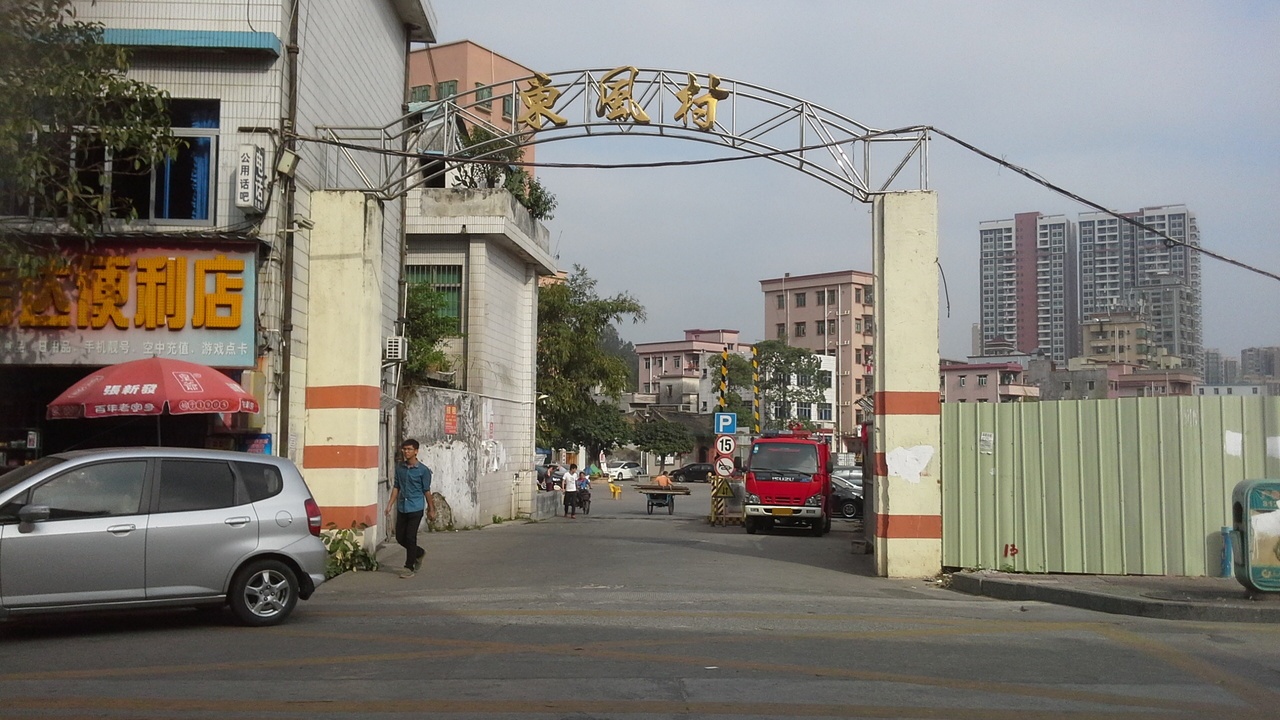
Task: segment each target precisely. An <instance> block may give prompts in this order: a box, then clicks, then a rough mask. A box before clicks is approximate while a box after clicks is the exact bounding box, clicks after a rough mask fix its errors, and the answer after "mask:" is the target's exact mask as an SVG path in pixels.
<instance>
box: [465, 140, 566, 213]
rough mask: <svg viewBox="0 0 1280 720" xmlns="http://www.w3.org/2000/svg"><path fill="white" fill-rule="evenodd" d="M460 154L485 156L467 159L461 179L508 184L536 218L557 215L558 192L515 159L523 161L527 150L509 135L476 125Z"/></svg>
mask: <svg viewBox="0 0 1280 720" xmlns="http://www.w3.org/2000/svg"><path fill="white" fill-rule="evenodd" d="M462 143H463V148H462V150H461V151H459V152H458V155H460V156H462V157H467V158H476V159H477V160H481V159H482V160H485V162H473V163H466V164H464V165H462V166H461V167H459V168H458V183H459V184H460V185H461V186H462V187H466V188H497V187H501V188H504V189H505V190H506V191H507V192H509V193H511V194H512V196H514V197H515V199H516V202H519V203H520V204H521V205H523V206H524V207H525V209H526V210H528V211H529V216H530V217H532V218H533V219H534V220H550V219H551V218H553V217H555V215H554V214H553V213H554V212H555V209H556V196H555V195H552V194H551V193H550V192H549V191H548V190H547V189H546V188H545V187H544V186H543V185H542V183H541V182H540V181H539V180H538V179H537V178H535V177H533V176H532V175H530V174H529V172H528V171H527V170H525V169H524V168H522V167H518V166H516V165H512V164H511V163H517V162H520V160H521V159H522V158H523V157H524V150H523V149H522V148H521V147H520V146H519V145H517V144H515V143H514V142H512V141H511V140H509V139H503V138H499V137H498V136H497V135H494V134H493V133H492V132H490V131H489V130H486V129H485V128H483V127H480V126H479V125H475V126H472V128H471V130H470V132H468V133H467V134H466V135H464V136H463V137H462Z"/></svg>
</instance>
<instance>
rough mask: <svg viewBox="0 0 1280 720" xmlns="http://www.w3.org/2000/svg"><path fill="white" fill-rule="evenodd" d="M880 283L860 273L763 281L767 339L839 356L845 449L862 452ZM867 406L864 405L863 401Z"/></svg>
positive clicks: (839, 413) (838, 430)
mask: <svg viewBox="0 0 1280 720" xmlns="http://www.w3.org/2000/svg"><path fill="white" fill-rule="evenodd" d="M873 285H874V279H873V277H872V275H871V273H866V272H860V271H858V270H841V271H838V272H829V273H817V274H813V275H791V274H790V273H787V274H785V275H783V276H782V277H780V278H772V279H768V280H761V281H760V290H761V292H763V293H764V336H765V337H766V338H768V339H785V340H786V341H787V343H788V344H789V345H791V346H793V347H799V348H804V349H806V350H809V351H811V352H814V353H817V354H819V355H829V356H832V357H834V358H835V374H834V377H833V382H834V383H835V388H834V390H835V393H834V394H835V397H836V408H835V412H834V417H833V418H832V420H833V421H834V423H835V435H836V437H837V438H838V441H837V442H836V448H837V450H839V451H842V452H843V451H849V452H853V451H857V450H858V449H859V447H860V443H859V441H858V439H857V438H858V426H859V425H860V424H861V423H862V422H863V420H864V419H866V417H867V416H869V415H870V412H869V410H870V400H871V392H872V388H871V371H872V367H873V363H874V358H873V357H872V355H873V354H874V352H875V340H874V334H873V327H872V326H873V322H874V321H873V319H872V312H873V310H872V303H873V299H874V290H873ZM864 399H865V400H866V402H861V401H863V400H864Z"/></svg>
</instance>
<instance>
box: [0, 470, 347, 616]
mask: <svg viewBox="0 0 1280 720" xmlns="http://www.w3.org/2000/svg"><path fill="white" fill-rule="evenodd" d="M319 536H320V507H319V505H317V504H316V501H315V500H314V499H313V498H312V497H311V491H310V490H309V489H308V488H307V485H306V482H305V481H303V479H302V475H301V474H300V473H299V472H298V468H297V467H296V466H295V465H294V464H293V463H292V462H290V461H289V460H288V459H285V458H279V457H273V456H269V455H250V454H246V453H234V452H223V451H217V450H191V449H180V448H113V449H106V450H91V451H76V452H67V453H59V454H56V455H50V456H48V457H45V458H41V459H40V460H37V461H36V462H34V463H32V464H30V465H26V466H23V467H21V468H18V469H16V470H13V471H11V472H9V473H7V474H5V475H0V619H4V618H6V617H17V616H20V615H27V614H35V613H45V612H57V611H79V610H103V609H137V608H149V607H171V606H220V605H224V604H226V605H230V606H231V610H232V611H233V612H234V614H235V616H236V617H237V618H238V619H239V620H240V622H242V623H244V624H246V625H255V626H262V625H274V624H276V623H279V622H281V621H283V620H284V619H285V618H286V617H288V616H289V614H290V613H291V612H292V611H293V608H294V606H295V605H297V603H298V599H299V598H301V599H304V600H305V599H307V598H308V597H310V596H311V594H312V593H313V592H315V589H316V587H317V586H319V585H320V584H321V583H322V582H324V577H325V575H324V573H325V564H326V561H327V558H328V556H327V553H326V551H325V547H324V543H323V542H321V540H320V537H319Z"/></svg>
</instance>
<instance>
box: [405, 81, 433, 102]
mask: <svg viewBox="0 0 1280 720" xmlns="http://www.w3.org/2000/svg"><path fill="white" fill-rule="evenodd" d="M409 102H431V86H430V85H415V86H413V87H411V88H409Z"/></svg>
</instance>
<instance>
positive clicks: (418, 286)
mask: <svg viewBox="0 0 1280 720" xmlns="http://www.w3.org/2000/svg"><path fill="white" fill-rule="evenodd" d="M444 309H445V296H444V295H443V294H442V293H440V292H439V291H437V290H436V289H435V288H433V287H431V285H429V284H427V283H410V285H409V290H408V296H407V298H406V300H405V311H404V316H405V326H404V334H405V338H406V339H407V340H408V341H409V359H408V361H406V362H405V367H404V380H405V382H404V384H405V386H406V387H410V386H413V385H424V384H426V383H427V380H428V378H429V377H430V374H431V373H432V372H444V371H447V370H448V369H449V366H450V365H449V357H448V356H447V355H446V354H445V352H444V341H445V340H446V339H447V338H451V337H458V319H457V318H454V317H449V316H448V315H445V314H444V312H443V311H444Z"/></svg>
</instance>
